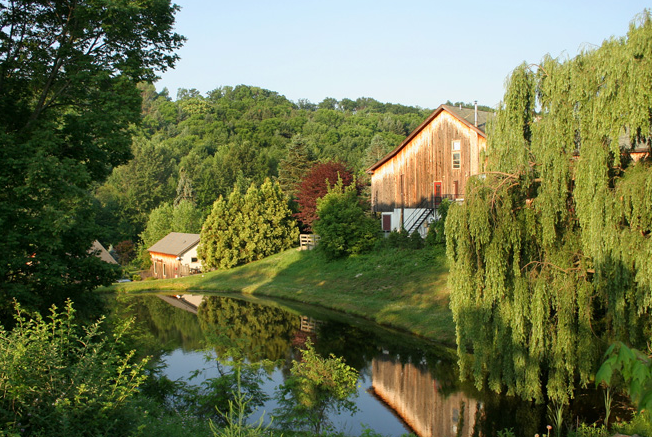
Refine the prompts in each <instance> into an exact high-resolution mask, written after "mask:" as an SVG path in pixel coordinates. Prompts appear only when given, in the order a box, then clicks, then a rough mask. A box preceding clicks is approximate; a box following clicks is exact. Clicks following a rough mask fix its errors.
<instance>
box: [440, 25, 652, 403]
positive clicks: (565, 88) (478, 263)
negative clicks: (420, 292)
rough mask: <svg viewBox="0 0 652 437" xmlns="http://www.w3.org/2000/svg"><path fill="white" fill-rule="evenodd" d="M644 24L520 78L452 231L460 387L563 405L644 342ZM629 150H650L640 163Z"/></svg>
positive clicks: (648, 83)
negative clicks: (623, 351)
mask: <svg viewBox="0 0 652 437" xmlns="http://www.w3.org/2000/svg"><path fill="white" fill-rule="evenodd" d="M651 72H652V22H651V21H650V15H649V14H648V13H646V14H644V15H643V17H642V19H641V20H640V22H639V23H638V24H632V26H631V28H630V31H629V33H628V36H627V38H619V39H611V40H609V41H606V42H605V43H604V44H603V45H602V47H600V48H599V49H596V50H593V51H588V52H584V53H581V54H580V55H578V56H577V57H576V58H573V59H570V60H567V61H560V60H557V59H552V58H550V57H546V58H545V59H544V60H543V62H542V63H541V65H540V66H538V68H536V69H533V67H531V66H528V65H522V66H520V67H518V68H517V69H516V70H515V71H514V72H513V74H512V75H511V78H510V80H509V82H508V84H507V90H506V93H505V97H504V103H503V104H502V105H501V107H500V109H499V111H498V113H497V116H496V119H495V122H494V123H493V125H492V126H490V130H489V137H488V145H487V151H488V161H487V166H488V172H487V175H486V179H484V180H483V179H472V180H470V181H469V184H468V186H467V192H466V195H465V203H464V204H463V205H461V206H460V205H452V207H451V209H450V211H449V215H448V219H447V221H446V237H447V252H448V257H449V260H450V263H451V271H450V273H451V274H450V278H451V279H450V283H451V309H452V310H453V315H454V319H455V323H456V330H457V345H458V353H459V359H460V364H461V368H462V372H463V375H468V374H472V375H473V376H472V377H473V378H474V379H475V382H476V384H477V385H478V386H479V387H480V386H483V385H485V384H487V385H488V386H489V387H490V388H491V389H493V390H496V391H500V390H503V389H506V390H507V392H508V393H510V394H518V395H520V396H522V397H524V398H526V399H535V400H537V401H542V400H543V399H544V398H545V397H546V396H547V397H548V398H550V399H552V400H556V401H559V402H566V401H567V400H568V399H569V397H572V396H573V390H574V388H575V384H576V382H577V381H578V380H579V382H580V383H581V384H586V383H587V382H589V381H590V380H591V379H592V378H593V375H594V374H595V370H596V367H597V362H598V360H599V358H600V356H601V352H602V348H603V347H605V345H606V344H607V343H608V342H609V341H611V340H613V339H621V340H623V341H625V342H627V343H630V344H633V345H635V346H640V345H644V344H645V342H646V341H648V340H649V338H650V333H651V332H652V330H651V329H652V324H651V321H652V318H651V317H650V315H651V314H650V310H651V308H650V306H651V305H652V291H651V290H652V275H651V274H650V272H651V271H652V270H651V269H652V259H651V258H650V254H651V253H652V238H650V235H651V233H652V201H651V199H652V169H651V167H650V158H649V156H650V155H649V153H650V143H651V140H652V137H651V120H652V117H651V116H650V114H652V74H651ZM635 149H643V150H647V153H648V155H647V158H643V159H640V160H638V161H636V159H634V157H635V156H634V155H632V153H631V152H633V151H634V150H635Z"/></svg>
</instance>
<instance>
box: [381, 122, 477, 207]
mask: <svg viewBox="0 0 652 437" xmlns="http://www.w3.org/2000/svg"><path fill="white" fill-rule="evenodd" d="M453 140H460V141H461V147H460V148H461V168H460V169H453V162H452V142H453ZM485 146H486V140H485V138H484V137H483V136H482V135H480V134H479V133H477V132H476V131H475V130H474V129H472V128H470V127H468V126H467V125H466V124H464V123H462V122H461V121H459V120H458V119H457V118H456V117H454V116H453V115H451V114H450V113H449V112H447V111H442V112H440V113H439V114H438V115H437V116H436V117H435V118H434V119H433V120H432V122H430V123H429V124H428V125H427V126H425V127H424V128H423V129H422V130H421V132H419V133H418V134H417V135H415V136H414V138H412V140H411V141H410V142H409V143H408V144H406V145H405V146H404V147H403V148H402V149H401V150H399V151H398V153H397V154H396V155H395V156H393V157H392V158H391V159H389V160H388V161H387V162H385V163H384V164H383V165H381V166H380V167H378V168H377V169H375V170H374V171H373V174H372V175H371V193H372V207H373V209H374V211H385V212H388V211H393V210H394V209H395V208H401V207H404V208H409V207H412V208H414V207H418V206H419V205H420V204H421V203H422V202H423V201H428V202H431V201H432V200H433V195H434V182H435V181H440V182H441V183H442V194H445V195H446V194H455V182H457V194H458V198H460V197H463V196H464V190H465V187H466V181H467V180H468V178H469V177H470V176H472V175H475V174H478V173H479V172H480V171H481V163H480V156H481V151H482V150H483V149H484V148H485Z"/></svg>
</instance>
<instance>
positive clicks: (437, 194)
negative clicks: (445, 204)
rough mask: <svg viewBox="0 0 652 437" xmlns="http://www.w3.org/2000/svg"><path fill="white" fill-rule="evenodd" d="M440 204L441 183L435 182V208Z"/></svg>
mask: <svg viewBox="0 0 652 437" xmlns="http://www.w3.org/2000/svg"><path fill="white" fill-rule="evenodd" d="M440 203H441V182H435V208H436V207H438V206H439V204H440Z"/></svg>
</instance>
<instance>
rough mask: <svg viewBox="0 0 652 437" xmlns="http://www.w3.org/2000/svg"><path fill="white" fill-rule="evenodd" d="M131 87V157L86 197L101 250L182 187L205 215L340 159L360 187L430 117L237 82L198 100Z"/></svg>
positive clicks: (127, 236) (135, 233)
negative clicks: (136, 110) (138, 118)
mask: <svg viewBox="0 0 652 437" xmlns="http://www.w3.org/2000/svg"><path fill="white" fill-rule="evenodd" d="M140 90H141V95H142V98H143V101H142V125H141V126H140V127H139V128H137V129H135V131H134V140H133V142H132V145H131V148H132V153H133V155H134V159H133V160H131V161H130V162H129V163H127V164H125V165H121V166H117V167H116V168H114V169H113V172H112V174H111V175H110V176H109V178H108V179H107V180H106V182H104V183H102V184H98V185H96V187H95V190H94V193H95V199H96V207H97V211H98V214H97V219H98V223H99V224H100V225H101V227H102V228H103V230H104V231H103V235H101V236H100V237H101V241H103V242H104V243H107V244H113V245H115V244H117V243H119V242H120V241H122V240H132V241H138V240H140V235H141V234H142V232H143V231H144V230H145V227H146V224H147V220H148V218H149V214H150V213H151V211H153V210H154V209H155V208H157V207H159V206H160V205H162V204H164V203H172V202H173V201H174V200H175V198H177V197H178V193H179V190H183V189H185V190H186V193H190V195H191V196H192V200H193V202H194V203H195V205H196V206H197V208H198V209H199V210H200V211H201V212H202V213H203V214H204V217H205V216H206V215H207V214H208V213H209V212H210V210H211V208H212V205H213V203H214V202H215V200H217V199H218V198H219V197H220V196H222V197H224V198H227V197H228V196H229V195H230V194H231V192H232V191H233V188H234V186H236V185H237V186H239V187H241V188H242V189H244V190H246V188H247V187H249V186H250V185H251V184H252V183H254V184H256V185H258V186H260V185H261V184H262V183H263V182H264V181H265V179H266V178H271V179H272V180H276V179H278V180H279V182H281V184H282V188H283V190H284V191H285V192H287V193H289V194H290V195H292V194H293V190H294V188H295V186H296V184H297V182H299V181H300V177H301V176H302V175H303V174H302V171H305V170H306V169H307V168H309V167H310V166H312V165H313V164H315V163H317V162H327V161H335V162H339V163H341V164H343V165H344V166H346V167H347V168H349V169H350V170H351V171H352V173H353V174H355V175H357V176H358V178H359V179H360V180H364V178H365V173H364V170H365V169H366V168H367V167H368V166H370V165H371V164H373V163H374V162H376V160H378V159H380V158H381V157H382V156H384V155H385V154H386V153H387V152H389V151H390V150H391V149H392V148H394V147H396V146H397V145H398V144H400V142H401V141H402V140H403V139H404V138H405V137H406V136H407V135H408V133H409V132H411V131H412V130H413V129H414V128H416V127H417V126H418V125H419V124H420V123H421V122H422V121H423V120H424V119H425V117H426V116H427V115H428V114H429V112H430V111H429V110H427V109H422V108H415V107H409V106H403V105H396V104H389V103H381V102H378V101H376V100H374V99H371V98H358V99H356V100H351V99H342V100H341V101H337V100H335V99H332V98H327V99H324V101H322V102H320V103H318V104H312V103H310V102H308V101H305V100H300V101H299V102H297V103H294V102H292V101H290V100H288V99H286V98H285V97H284V96H282V95H280V94H279V93H277V92H274V91H269V90H265V89H261V88H258V87H253V86H246V85H239V86H236V87H229V86H225V87H220V88H217V89H215V90H213V91H211V92H209V93H207V95H206V96H202V95H201V94H200V93H199V92H197V91H196V90H184V89H181V90H179V92H178V93H177V99H176V100H173V99H172V98H171V97H170V96H169V93H168V91H167V90H165V89H164V90H162V91H160V92H157V91H156V89H155V88H154V86H153V85H151V84H140ZM299 149H300V150H299ZM332 182H334V181H332ZM295 212H296V211H295Z"/></svg>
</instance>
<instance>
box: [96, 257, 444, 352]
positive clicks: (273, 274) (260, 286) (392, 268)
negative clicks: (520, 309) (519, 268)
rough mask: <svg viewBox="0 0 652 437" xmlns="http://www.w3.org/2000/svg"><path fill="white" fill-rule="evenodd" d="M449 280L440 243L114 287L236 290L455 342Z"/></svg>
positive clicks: (274, 261)
mask: <svg viewBox="0 0 652 437" xmlns="http://www.w3.org/2000/svg"><path fill="white" fill-rule="evenodd" d="M447 278H448V267H447V265H446V257H445V254H444V251H443V249H442V248H436V249H432V248H426V249H422V250H409V249H391V248H389V249H382V250H380V251H377V252H375V253H372V254H367V255H361V256H354V257H350V258H347V259H341V260H335V261H329V260H327V259H326V258H324V256H323V255H322V254H321V253H319V252H318V251H298V250H296V249H290V250H287V251H285V252H283V253H280V254H277V255H273V256H271V257H269V258H266V259H264V260H260V261H256V262H253V263H250V264H247V265H244V266H240V267H236V268H233V269H230V270H218V271H214V272H209V273H204V274H200V275H195V276H191V277H185V278H178V279H168V280H155V281H142V282H131V283H123V284H116V285H113V286H112V287H110V288H109V289H110V290H114V291H119V292H129V293H132V292H144V291H168V292H169V291H202V292H238V293H244V294H252V295H257V296H270V297H276V298H283V299H290V300H295V301H300V302H304V303H309V304H313V305H321V306H323V307H326V308H331V309H335V310H339V311H343V312H345V313H348V314H354V315H356V316H361V317H364V318H366V319H370V320H373V321H375V322H377V323H380V324H383V325H386V326H391V327H394V328H398V329H401V330H405V331H409V332H412V333H414V334H417V335H420V336H423V337H427V338H430V339H433V340H436V341H438V342H442V343H447V344H453V343H454V339H455V327H454V323H453V317H452V314H451V311H450V309H449V307H448V294H449V292H448V285H447Z"/></svg>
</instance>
